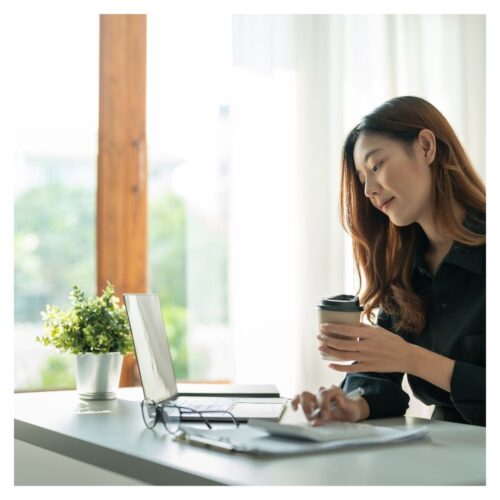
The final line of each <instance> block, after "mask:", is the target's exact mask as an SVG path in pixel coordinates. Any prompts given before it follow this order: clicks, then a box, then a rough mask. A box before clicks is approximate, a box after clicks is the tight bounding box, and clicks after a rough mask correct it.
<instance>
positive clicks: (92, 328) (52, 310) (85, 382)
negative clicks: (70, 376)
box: [36, 282, 133, 399]
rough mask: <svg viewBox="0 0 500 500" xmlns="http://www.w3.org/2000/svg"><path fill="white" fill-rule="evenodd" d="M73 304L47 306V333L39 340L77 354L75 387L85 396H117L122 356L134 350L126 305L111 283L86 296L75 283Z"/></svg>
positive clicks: (72, 294)
mask: <svg viewBox="0 0 500 500" xmlns="http://www.w3.org/2000/svg"><path fill="white" fill-rule="evenodd" d="M69 298H70V300H71V303H72V307H71V308H69V309H68V310H61V309H59V308H58V307H57V306H52V305H47V307H46V310H45V311H42V312H41V314H42V319H43V323H44V334H45V335H44V336H42V337H37V338H36V340H37V341H38V342H42V343H43V344H44V345H52V346H54V347H55V348H57V349H58V350H59V351H61V352H70V353H72V354H75V355H76V358H75V359H76V388H77V391H78V393H79V396H80V398H83V399H114V398H115V397H116V390H117V388H118V384H119V380H120V373H121V367H122V362H123V355H125V354H129V353H131V352H133V343H132V337H131V335H130V327H129V323H128V318H127V313H126V311H125V307H124V306H120V305H119V299H118V297H116V296H115V295H114V287H113V285H111V283H109V282H108V284H107V286H106V288H105V290H104V291H103V294H102V295H101V296H100V297H86V296H85V294H84V293H83V291H82V290H80V288H78V287H77V286H73V290H72V291H71V293H70V296H69Z"/></svg>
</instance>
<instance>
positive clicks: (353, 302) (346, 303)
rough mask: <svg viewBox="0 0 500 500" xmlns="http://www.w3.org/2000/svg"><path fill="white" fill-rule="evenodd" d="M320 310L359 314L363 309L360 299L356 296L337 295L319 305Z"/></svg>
mask: <svg viewBox="0 0 500 500" xmlns="http://www.w3.org/2000/svg"><path fill="white" fill-rule="evenodd" d="M317 307H318V308H319V309H324V310H327V311H340V312H359V311H362V310H363V307H362V306H361V305H360V304H359V297H356V296H355V295H335V296H333V297H327V298H326V299H322V301H321V302H320V303H319V304H318V305H317Z"/></svg>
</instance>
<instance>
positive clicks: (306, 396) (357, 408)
mask: <svg viewBox="0 0 500 500" xmlns="http://www.w3.org/2000/svg"><path fill="white" fill-rule="evenodd" d="M332 403H335V405H336V407H335V408H334V409H332V410H331V409H330V405H331V404H332ZM299 406H301V407H302V411H303V412H304V415H305V416H306V418H307V420H309V421H310V422H311V425H313V426H318V425H321V424H324V423H326V422H333V421H344V422H359V421H360V420H364V419H366V418H368V413H369V407H368V403H367V402H366V401H365V400H364V399H363V398H359V399H357V400H352V399H349V398H348V397H347V394H346V393H345V392H344V391H343V390H342V389H341V388H340V387H337V386H335V385H332V386H331V387H330V388H329V389H325V388H324V387H320V389H319V391H318V395H317V396H315V395H314V394H312V393H310V392H307V391H304V392H302V393H301V394H297V395H296V396H295V397H294V398H293V400H292V409H293V410H294V411H296V410H297V408H298V407H299ZM317 408H321V413H320V414H319V415H318V416H317V417H316V418H312V416H311V414H312V413H313V411H314V410H316V409H317ZM367 410H368V411H367Z"/></svg>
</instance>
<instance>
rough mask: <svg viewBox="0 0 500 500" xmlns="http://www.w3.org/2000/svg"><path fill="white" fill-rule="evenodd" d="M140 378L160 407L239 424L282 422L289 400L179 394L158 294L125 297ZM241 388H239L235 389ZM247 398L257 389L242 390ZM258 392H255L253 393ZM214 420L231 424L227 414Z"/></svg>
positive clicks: (227, 392) (228, 394)
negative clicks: (178, 408)
mask: <svg viewBox="0 0 500 500" xmlns="http://www.w3.org/2000/svg"><path fill="white" fill-rule="evenodd" d="M123 297H124V299H125V307H126V310H127V315H128V319H129V323H130V330H131V332H132V339H133V342H134V348H135V353H136V358H137V365H138V367H139V374H140V377H141V383H142V389H143V392H144V397H145V398H149V399H151V400H153V401H154V402H155V403H158V404H161V403H165V402H171V403H174V404H177V405H179V406H186V407H189V408H192V409H195V410H197V411H207V410H209V411H216V412H217V411H219V412H223V411H229V412H231V413H232V414H233V416H234V417H235V418H236V419H237V420H238V421H239V422H247V421H248V419H250V418H252V419H268V420H279V419H280V418H281V415H282V414H283V411H284V410H285V407H286V403H287V399H286V398H280V397H262V396H260V397H245V396H235V395H234V392H233V391H231V390H228V389H227V388H224V389H223V391H224V395H220V396H192V395H187V394H183V393H181V392H180V391H179V388H178V386H177V381H176V377H175V372H174V366H173V363H172V356H171V353H170V347H169V344H168V339H167V334H166V330H165V324H164V322H163V317H162V314H161V305H160V299H159V297H158V295H157V294H155V293H150V294H146V293H145V294H131V293H127V294H124V295H123ZM236 387H238V386H236ZM240 389H241V392H243V393H245V394H258V393H259V392H260V391H259V389H258V387H255V388H254V387H253V386H247V387H246V388H245V387H243V388H241V386H240ZM254 389H255V390H254ZM210 418H211V419H212V420H219V421H229V420H231V417H230V416H228V415H227V414H225V413H220V414H217V413H215V414H211V415H210ZM182 419H183V420H191V421H193V420H199V419H200V417H199V416H196V414H193V415H188V414H183V415H182Z"/></svg>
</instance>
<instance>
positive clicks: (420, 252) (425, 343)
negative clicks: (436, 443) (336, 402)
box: [341, 217, 486, 425]
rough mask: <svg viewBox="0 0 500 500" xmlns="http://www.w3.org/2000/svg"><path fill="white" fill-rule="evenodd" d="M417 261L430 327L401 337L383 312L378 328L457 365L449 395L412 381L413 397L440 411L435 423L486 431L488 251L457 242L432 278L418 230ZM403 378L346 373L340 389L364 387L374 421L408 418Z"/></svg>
mask: <svg viewBox="0 0 500 500" xmlns="http://www.w3.org/2000/svg"><path fill="white" fill-rule="evenodd" d="M464 226H465V227H467V228H468V229H470V230H472V231H474V232H476V233H480V234H484V228H483V227H482V226H479V225H477V224H475V223H473V222H472V220H471V219H470V218H469V217H466V219H465V221H464ZM418 229H419V237H418V239H417V243H416V246H415V253H414V258H413V270H412V272H413V277H412V279H413V281H412V283H413V286H414V290H415V291H416V292H417V293H418V294H419V295H420V296H421V297H422V298H423V299H424V301H425V303H426V326H425V328H424V330H423V331H422V332H421V333H420V334H419V335H415V334H407V333H397V332H395V329H394V327H393V318H392V317H391V316H389V315H388V314H386V313H384V311H383V310H381V309H380V310H379V314H378V318H377V324H378V325H379V326H381V327H383V328H385V329H387V330H390V331H393V332H394V333H397V334H398V335H400V336H401V337H403V338H404V340H406V341H407V342H410V343H412V344H416V345H419V346H421V347H424V348H425V349H429V350H431V351H434V352H436V353H439V354H442V355H443V356H446V357H448V358H451V359H453V360H455V367H454V369H453V374H452V378H451V392H447V391H445V390H443V389H440V388H439V387H436V386H435V385H433V384H431V383H429V382H427V381H425V380H423V379H421V378H419V377H415V376H413V375H408V383H409V385H410V387H411V389H412V391H413V394H414V395H415V396H416V397H417V398H418V399H419V400H420V401H422V402H423V403H425V404H427V405H436V408H435V410H434V413H433V415H432V418H435V419H439V420H447V421H452V422H462V423H470V424H475V425H486V276H485V271H486V246H485V245H482V246H475V247H473V246H465V245H462V244H459V243H457V242H455V243H454V244H453V245H452V247H451V249H450V251H449V252H448V254H447V255H446V257H445V258H444V259H443V261H442V263H441V265H440V266H439V268H438V270H437V271H436V273H435V275H434V276H432V275H431V273H429V271H428V269H427V266H426V263H425V259H424V255H425V251H426V248H427V245H428V239H427V237H426V235H425V233H424V231H423V230H422V229H421V228H420V226H418ZM403 375H404V374H403V373H373V372H370V373H368V372H360V373H348V374H347V375H346V377H345V379H344V381H343V382H342V384H341V387H342V388H343V389H344V390H345V391H346V392H349V391H352V390H353V389H356V388H358V387H362V388H363V389H364V391H365V394H364V396H363V397H364V398H365V399H366V401H367V402H368V405H369V406H370V418H378V417H385V416H399V415H404V414H405V412H406V410H407V408H408V402H409V397H408V395H407V394H406V393H405V392H404V391H403V389H402V388H401V381H402V378H403Z"/></svg>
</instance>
